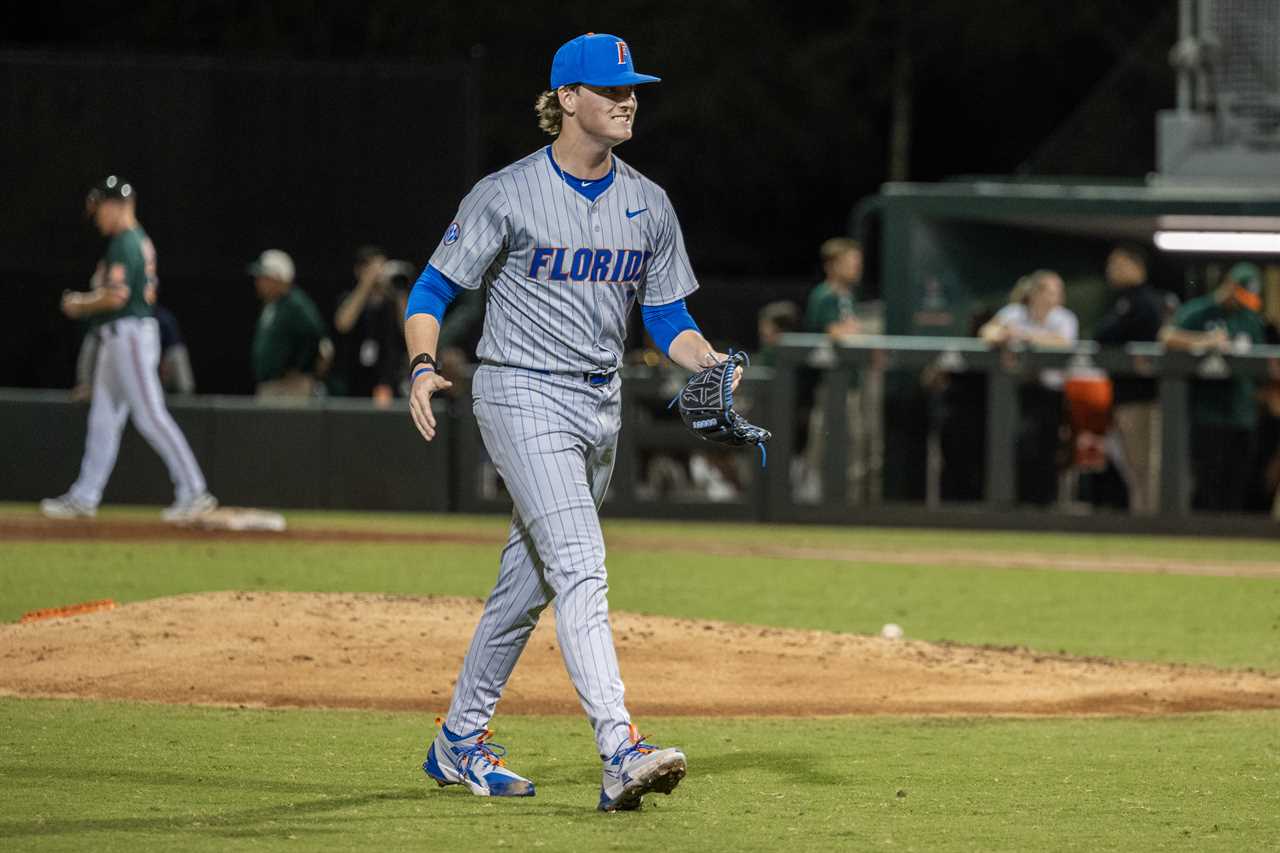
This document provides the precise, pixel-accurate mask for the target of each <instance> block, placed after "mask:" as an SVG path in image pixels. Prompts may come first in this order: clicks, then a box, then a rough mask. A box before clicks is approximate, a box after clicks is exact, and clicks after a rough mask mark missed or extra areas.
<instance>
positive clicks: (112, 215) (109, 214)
mask: <svg viewBox="0 0 1280 853" xmlns="http://www.w3.org/2000/svg"><path fill="white" fill-rule="evenodd" d="M117 207H118V205H115V204H112V203H111V202H109V201H100V202H98V203H97V204H96V205H94V207H93V224H94V226H95V227H96V228H97V229H98V232H99V233H101V234H103V235H106V234H110V233H111V232H112V231H113V230H114V228H115V223H116V216H117V213H118V211H117Z"/></svg>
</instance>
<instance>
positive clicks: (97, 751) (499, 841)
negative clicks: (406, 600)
mask: <svg viewBox="0 0 1280 853" xmlns="http://www.w3.org/2000/svg"><path fill="white" fill-rule="evenodd" d="M645 722H646V726H647V728H650V729H652V730H653V731H654V732H655V735H660V738H655V739H657V740H658V741H659V742H667V743H672V744H679V745H682V746H683V747H684V748H685V749H686V750H687V751H688V754H689V762H690V774H689V776H688V778H687V779H686V780H685V781H684V783H682V784H681V786H680V788H678V789H677V791H676V792H675V793H674V794H673V795H672V796H670V797H667V798H663V797H655V798H652V799H651V800H650V801H649V802H650V803H651V805H648V806H646V808H645V809H644V810H643V811H642V812H640V813H632V814H619V815H602V814H599V813H597V812H595V811H594V806H595V802H596V798H597V795H598V786H599V764H598V762H597V761H596V760H595V759H594V757H593V756H592V752H593V750H592V743H591V738H590V734H589V731H588V729H587V726H586V724H585V723H584V722H583V721H581V720H578V719H574V718H511V719H503V718H499V719H498V720H497V721H496V723H495V724H496V727H497V728H498V730H499V734H500V736H501V737H500V738H499V740H501V741H503V742H505V743H506V744H507V745H508V746H509V747H511V748H512V750H513V752H512V765H513V767H515V768H516V769H517V770H519V771H521V772H523V773H525V774H526V775H528V776H530V777H531V778H533V779H534V781H535V782H536V783H537V785H538V786H539V787H538V795H537V796H536V797H535V798H533V799H531V800H529V799H521V800H507V801H501V800H487V799H481V798H477V797H472V796H470V795H468V794H466V793H464V792H462V791H461V790H459V789H457V788H450V789H446V790H440V789H438V788H436V786H435V785H434V784H430V783H428V782H427V781H426V779H425V777H424V776H423V775H422V773H421V771H420V770H419V769H418V762H420V761H421V753H422V751H423V747H424V745H425V742H426V739H427V738H428V737H429V736H430V734H431V728H430V722H429V720H427V719H425V718H423V717H421V716H416V715H410V714H383V713H357V712H340V711H291V712H280V711H236V710H220V709H198V708H173V707H163V706H154V705H132V704H123V703H121V704H117V703H89V702H60V701H38V700H27V701H17V700H0V777H3V778H4V779H5V789H6V790H5V796H4V797H3V798H0V841H3V844H4V847H5V848H6V849H10V850H25V849H39V850H89V849H93V850H108V851H110V850H128V851H135V850H138V849H153V850H158V849H184V850H286V849H307V850H316V849H365V850H370V851H373V850H377V851H383V850H402V849H403V850H445V849H455V850H494V849H506V850H666V849H700V850H706V851H713V850H716V851H718V850H780V849H793V850H928V851H953V850H955V851H961V850H983V851H997V850H1049V849H1052V850H1064V851H1066V850H1081V851H1102V850H1125V851H1129V850H1157V849H1159V850H1224V851H1228V850H1229V851H1239V850H1251V849H1252V850H1259V849H1268V848H1270V847H1271V846H1272V845H1273V843H1274V842H1275V841H1276V840H1277V839H1280V771H1278V770H1277V768H1278V767H1280V714H1275V713H1262V714H1223V715H1211V716H1196V717H1183V718H1178V719H1159V720H1150V719H1148V720H1038V721H1016V720H944V721H937V720H913V719H876V718H861V719H858V718H837V719H824V720H783V721H776V720H767V721H766V720H749V719H732V720H724V721H720V722H708V721H702V720H691V719H678V718H676V719H663V720H650V721H645ZM899 792H901V795H900V794H899Z"/></svg>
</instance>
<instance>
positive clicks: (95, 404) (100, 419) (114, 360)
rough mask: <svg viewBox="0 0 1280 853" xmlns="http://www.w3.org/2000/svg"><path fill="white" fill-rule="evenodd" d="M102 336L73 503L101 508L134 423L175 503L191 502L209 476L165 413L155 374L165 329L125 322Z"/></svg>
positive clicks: (107, 327)
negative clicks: (160, 464) (161, 467)
mask: <svg viewBox="0 0 1280 853" xmlns="http://www.w3.org/2000/svg"><path fill="white" fill-rule="evenodd" d="M97 334H98V335H99V336H100V337H101V340H100V342H99V346H98V363H97V367H96V368H95V369H94V376H93V399H92V402H91V403H90V404H89V431H88V436H87V437H86V439H85V445H84V457H83V458H82V459H81V461H80V476H79V477H78V478H77V479H76V481H75V483H74V484H73V485H72V486H71V497H72V498H73V499H74V500H75V501H76V502H77V503H80V504H83V505H84V506H89V507H96V506H97V505H98V504H100V503H101V502H102V490H103V489H104V488H106V485H107V479H108V478H109V477H110V476H111V471H112V469H113V468H115V464H116V455H117V454H118V453H119V451H120V435H121V433H123V432H124V424H125V421H126V420H127V419H129V418H130V417H132V418H133V425H134V426H135V427H137V429H138V432H139V433H141V435H142V437H143V438H145V439H146V440H147V443H148V444H150V445H151V447H152V448H153V449H154V450H155V451H156V453H158V454H160V458H161V459H163V460H164V464H165V467H167V468H168V469H169V478H170V479H171V480H172V481H173V488H174V493H175V497H176V499H177V500H178V501H180V502H181V501H187V500H190V499H191V498H193V497H195V496H197V495H199V494H201V493H202V492H204V491H205V480H204V474H203V473H202V472H201V470H200V465H199V463H197V462H196V458H195V455H194V454H192V452H191V446H190V445H189V444H188V443H187V439H186V436H184V435H183V434H182V430H180V429H179V428H178V425H177V424H176V423H174V420H173V416H172V415H170V414H169V410H168V409H167V408H166V407H165V403H164V392H163V390H162V389H161V387H160V377H159V374H158V373H157V372H156V370H157V367H158V365H159V363H160V327H159V325H157V323H156V321H155V318H154V317H121V318H120V319H118V320H114V321H112V322H110V323H104V324H103V325H102V327H101V328H99V329H98V330H97Z"/></svg>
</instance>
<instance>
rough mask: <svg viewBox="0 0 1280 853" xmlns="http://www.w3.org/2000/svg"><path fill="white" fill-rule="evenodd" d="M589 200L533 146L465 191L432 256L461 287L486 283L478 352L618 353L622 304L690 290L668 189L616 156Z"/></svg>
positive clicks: (581, 366)
mask: <svg viewBox="0 0 1280 853" xmlns="http://www.w3.org/2000/svg"><path fill="white" fill-rule="evenodd" d="M614 163H615V169H616V171H615V174H614V179H613V185H612V186H610V187H609V188H608V189H607V190H605V192H604V193H602V194H601V195H600V196H599V197H598V198H597V199H596V200H595V201H590V200H589V199H587V198H585V197H584V196H583V195H581V194H580V193H578V192H577V191H575V190H573V189H572V188H570V187H569V186H568V185H567V184H565V182H564V180H563V179H562V178H561V177H560V175H559V174H557V172H556V170H555V167H554V166H553V165H552V162H551V159H550V156H549V148H544V149H540V150H538V151H536V152H534V153H533V154H530V155H529V156H527V157H525V158H523V159H521V160H517V161H516V162H515V163H512V164H511V165H510V166H507V167H506V168H505V169H502V170H501V171H498V172H495V173H493V174H492V175H489V176H487V177H485V178H483V179H481V181H480V182H479V183H477V184H476V185H475V187H474V188H473V189H472V190H471V192H470V193H468V194H467V197H466V198H465V199H463V201H462V205H461V207H460V208H459V209H458V216H457V219H456V220H455V221H454V222H453V224H451V225H450V226H449V229H448V231H447V232H446V233H445V237H444V239H443V240H442V241H441V243H440V245H439V246H438V247H437V248H436V250H435V253H434V254H433V255H432V256H431V261H430V263H431V265H432V266H434V267H435V268H436V269H438V270H440V272H442V273H444V275H445V276H446V277H448V278H449V279H450V280H452V281H453V282H455V283H456V284H458V285H459V286H461V287H465V288H468V289H475V288H478V287H481V286H482V285H488V286H489V295H488V301H487V306H486V311H485V319H484V333H483V335H482V336H481V338H480V347H479V355H480V358H481V360H483V361H487V362H494V363H498V364H507V365H511V366H513V367H524V368H531V369H536V370H549V371H552V372H557V373H559V372H580V371H591V370H611V369H614V368H616V367H617V366H619V365H620V364H621V363H622V353H623V340H624V338H625V336H626V323H627V314H628V313H629V312H630V310H631V306H632V304H633V303H634V302H635V301H636V300H637V299H639V301H640V302H641V304H643V305H665V304H666V303H668V302H674V301H675V300H677V299H681V298H683V297H685V296H687V295H688V294H690V293H692V292H693V291H695V290H697V288H698V283H697V280H696V279H695V278H694V275H693V269H692V268H691V267H690V265H689V257H688V255H687V253H686V252H685V248H684V236H683V235H682V234H681V232H680V223H679V221H678V220H677V219H676V213H675V210H674V209H673V208H672V207H671V201H670V200H669V199H668V198H667V194H666V192H664V191H663V190H662V188H661V187H659V186H658V185H657V184H655V183H654V182H653V181H650V180H649V179H648V178H646V177H644V176H643V175H641V174H640V173H639V172H637V171H636V170H635V169H633V168H631V167H630V166H628V165H627V164H626V163H624V162H622V160H620V159H618V158H617V157H616V156H615V157H614Z"/></svg>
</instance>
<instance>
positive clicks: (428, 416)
mask: <svg viewBox="0 0 1280 853" xmlns="http://www.w3.org/2000/svg"><path fill="white" fill-rule="evenodd" d="M452 387H453V383H452V382H450V381H449V380H448V379H445V378H444V377H443V376H441V375H440V374H439V373H436V372H434V371H432V372H431V373H424V374H422V376H420V377H419V378H418V379H417V380H415V381H414V383H413V385H412V386H411V387H410V388H409V413H410V414H411V415H413V425H414V426H416V427H417V428H418V432H420V433H422V437H423V438H424V439H426V440H427V441H430V440H431V439H433V438H435V437H436V416H435V414H434V413H433V412H432V411H431V395H432V394H436V393H439V392H440V391H447V390H449V389H450V388H452Z"/></svg>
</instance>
